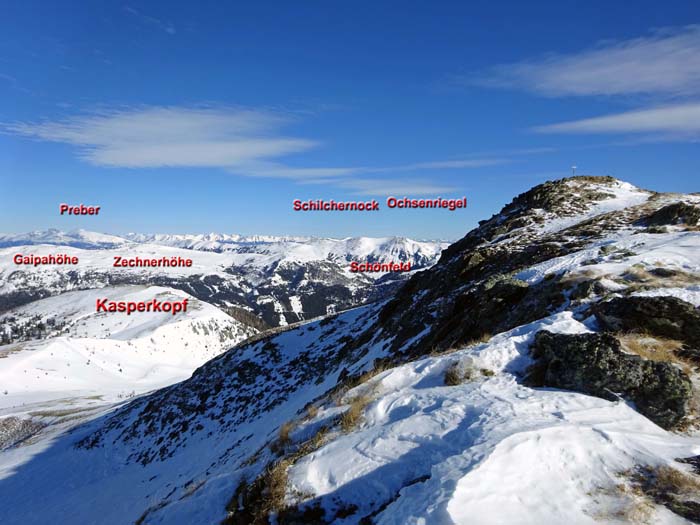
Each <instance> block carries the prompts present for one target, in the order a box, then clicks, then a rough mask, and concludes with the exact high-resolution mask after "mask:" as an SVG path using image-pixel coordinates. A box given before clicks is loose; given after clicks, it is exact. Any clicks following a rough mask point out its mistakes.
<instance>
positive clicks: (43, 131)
mask: <svg viewBox="0 0 700 525" xmlns="http://www.w3.org/2000/svg"><path fill="white" fill-rule="evenodd" d="M289 120H290V119H289V118H288V117H286V116H281V115H279V114H274V113H270V112H266V111H257V110H240V109H232V108H181V107H147V108H137V109H133V108H132V109H124V110H113V111H104V112H100V113H96V114H90V115H82V116H76V117H72V118H68V119H65V120H60V121H43V122H15V123H10V124H5V125H4V126H3V127H4V129H5V130H6V131H8V132H11V133H16V134H19V135H24V136H26V137H32V138H36V139H40V140H45V141H51V142H63V143H67V144H72V145H74V146H77V147H78V151H79V156H80V157H81V158H82V159H83V160H85V161H87V162H89V163H91V164H94V165H96V166H108V167H125V168H154V167H230V166H236V165H242V164H245V163H251V162H255V161H258V160H260V159H268V158H274V157H278V156H281V155H287V154H290V153H296V152H301V151H306V150H308V149H310V148H312V147H314V146H316V144H317V143H316V142H315V141H312V140H308V139H303V138H296V137H286V136H282V135H280V134H279V129H280V128H281V127H282V126H283V125H284V124H286V123H287V122H288V121H289Z"/></svg>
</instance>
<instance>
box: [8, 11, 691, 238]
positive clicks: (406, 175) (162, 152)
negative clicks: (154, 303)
mask: <svg viewBox="0 0 700 525" xmlns="http://www.w3.org/2000/svg"><path fill="white" fill-rule="evenodd" d="M246 4H247V5H244V3H243V2H213V1H211V2H207V1H205V2H201V1H200V2H196V3H195V2H178V1H168V2H104V1H103V2H100V1H94V2H93V1H90V2H88V1H83V2H69V1H67V2H48V1H44V2H37V1H32V0H27V1H23V2H12V3H7V5H5V6H3V15H2V17H0V231H4V232H21V231H28V230H34V229H45V228H59V229H64V230H70V229H74V228H86V229H90V230H97V231H104V232H108V233H117V234H118V233H125V232H129V231H137V232H168V233H175V232H178V233H202V232H209V231H218V232H231V233H243V234H255V233H260V234H294V235H321V236H338V237H341V236H355V235H374V236H378V235H406V236H410V237H414V238H442V239H456V238H459V237H461V236H462V235H464V234H465V233H466V232H467V231H468V230H469V229H470V228H472V227H473V226H475V225H476V223H477V221H478V220H480V219H483V218H486V217H488V216H490V215H491V214H492V213H494V212H496V211H498V209H500V207H501V206H502V205H503V204H505V203H507V202H508V201H510V200H511V199H512V197H513V196H515V195H516V194H518V193H520V192H522V191H524V190H526V189H528V188H529V187H531V186H533V185H535V184H537V183H540V182H543V181H545V180H548V179H554V178H559V177H562V176H566V175H568V174H569V173H570V166H571V165H572V164H575V165H577V166H578V171H579V173H587V174H596V175H606V174H610V175H614V176H616V177H619V178H622V179H625V180H628V181H630V182H632V183H635V184H637V185H639V186H642V187H648V188H651V189H655V190H660V191H681V192H690V191H700V186H698V182H697V181H698V168H699V162H698V161H699V156H698V138H700V26H699V25H694V24H700V4H698V3H697V2H694V1H685V2H674V1H671V2H664V3H663V5H661V4H659V3H658V2H655V1H639V2H634V3H629V2H602V1H600V2H599V1H591V2H572V1H557V2H520V1H513V2H439V3H436V2H406V1H403V2H376V1H374V2H364V1H358V2H352V3H351V2H346V3H341V2H328V1H309V2H281V1H280V2H255V3H250V2H249V3H246ZM389 194H391V195H394V196H397V197H403V196H416V197H421V196H422V197H436V196H443V197H461V196H462V195H466V196H467V198H468V199H469V207H468V209H467V210H466V211H455V212H447V211H443V210H431V211H424V210H413V211H396V210H395V211H390V210H386V209H385V210H383V211H381V212H379V213H373V214H360V213H299V212H294V211H292V201H293V199H295V198H300V199H304V200H305V199H317V198H324V199H331V198H332V199H336V200H359V199H371V198H376V199H378V200H380V201H382V202H383V200H384V199H385V197H386V196H387V195H389ZM61 202H67V203H71V204H77V203H81V202H82V203H85V204H94V205H100V206H101V207H102V211H101V212H100V215H99V216H98V217H86V218H79V217H66V216H59V214H58V205H59V203H61Z"/></svg>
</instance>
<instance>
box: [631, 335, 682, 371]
mask: <svg viewBox="0 0 700 525" xmlns="http://www.w3.org/2000/svg"><path fill="white" fill-rule="evenodd" d="M618 340H619V341H620V344H621V345H622V348H623V349H624V350H625V351H627V352H628V353H630V354H636V355H638V356H640V357H643V358H644V359H648V360H649V361H662V362H665V363H675V364H677V365H680V366H681V368H683V371H684V372H686V373H687V374H691V373H692V368H691V364H690V363H689V362H687V361H685V360H684V359H682V358H680V357H678V355H677V354H676V351H678V350H680V349H681V348H683V343H682V342H681V341H677V340H675V339H665V338H663V337H656V336H650V335H647V334H636V333H629V334H624V335H621V336H618Z"/></svg>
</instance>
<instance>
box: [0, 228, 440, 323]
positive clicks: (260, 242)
mask: <svg viewBox="0 0 700 525" xmlns="http://www.w3.org/2000/svg"><path fill="white" fill-rule="evenodd" d="M446 246H447V244H446V243H441V242H418V241H413V240H410V239H406V238H400V237H387V238H368V237H358V238H347V239H324V238H301V237H296V238H295V237H264V236H255V237H242V236H238V235H218V234H209V235H136V234H132V235H128V236H127V237H116V236H112V235H103V234H99V233H94V232H87V231H84V230H78V231H75V232H69V233H65V232H60V231H57V230H48V231H43V232H32V233H28V234H12V235H0V311H3V310H7V309H9V308H12V307H15V306H18V305H22V304H25V303H27V302H30V301H33V300H36V299H40V298H43V297H47V296H51V295H55V294H58V293H62V292H66V291H70V290H82V289H93V288H101V287H104V286H111V285H119V284H139V285H157V286H167V287H170V288H175V289H179V290H183V291H185V292H187V293H189V294H191V295H193V296H195V297H197V298H198V299H201V300H203V301H207V302H210V303H212V304H215V305H217V306H219V307H223V308H227V309H231V311H230V312H229V313H232V310H233V309H236V310H241V309H242V310H244V311H247V312H250V313H252V314H253V315H254V316H257V317H260V318H262V319H263V320H264V321H265V323H267V324H268V325H270V326H278V325H286V324H289V323H293V322H297V321H300V320H303V319H310V318H313V317H317V316H319V315H325V314H326V313H327V311H328V310H329V308H330V309H335V310H338V311H340V310H343V309H346V308H350V307H353V306H357V305H358V304H362V303H364V302H366V301H370V300H376V299H377V298H382V297H386V296H388V295H389V294H390V293H392V291H393V290H395V289H396V287H397V285H398V284H400V283H401V282H402V281H403V280H404V279H406V278H407V277H408V275H407V274H400V273H389V274H387V273H386V272H384V273H382V272H379V273H353V272H351V271H350V263H351V262H353V261H357V262H368V261H369V262H410V263H411V267H412V271H416V270H420V269H425V268H427V267H429V266H430V265H432V264H434V263H435V262H436V261H437V259H438V257H439V256H440V252H441V251H442V249H443V248H445V247H446ZM18 253H31V254H33V255H36V256H44V255H50V254H57V253H61V254H65V255H69V256H71V257H78V259H79V261H80V264H79V265H74V266H41V267H33V266H30V267H22V266H17V265H16V264H14V263H13V260H12V258H13V256H14V255H15V254H18ZM115 256H122V257H125V258H135V257H139V258H142V259H151V258H153V259H160V258H162V257H167V258H177V257H181V258H185V259H191V260H192V266H189V267H177V268H172V267H168V268H165V267H161V268H153V267H148V268H143V267H128V268H123V267H114V263H115V259H114V258H115Z"/></svg>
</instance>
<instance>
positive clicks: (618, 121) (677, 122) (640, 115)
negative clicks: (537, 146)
mask: <svg viewBox="0 0 700 525" xmlns="http://www.w3.org/2000/svg"><path fill="white" fill-rule="evenodd" d="M534 129H535V131H538V132H540V133H645V134H654V135H656V136H657V137H666V138H673V137H675V138H697V137H699V136H700V103H698V102H695V103H687V104H676V105H671V106H663V107H654V108H647V109H639V110H634V111H625V112H623V113H616V114H613V115H605V116H602V117H595V118H587V119H582V120H574V121H570V122H561V123H557V124H549V125H546V126H539V127H536V128H534Z"/></svg>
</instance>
